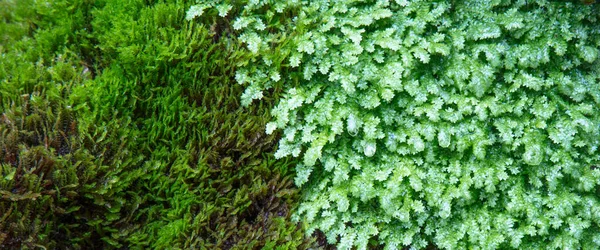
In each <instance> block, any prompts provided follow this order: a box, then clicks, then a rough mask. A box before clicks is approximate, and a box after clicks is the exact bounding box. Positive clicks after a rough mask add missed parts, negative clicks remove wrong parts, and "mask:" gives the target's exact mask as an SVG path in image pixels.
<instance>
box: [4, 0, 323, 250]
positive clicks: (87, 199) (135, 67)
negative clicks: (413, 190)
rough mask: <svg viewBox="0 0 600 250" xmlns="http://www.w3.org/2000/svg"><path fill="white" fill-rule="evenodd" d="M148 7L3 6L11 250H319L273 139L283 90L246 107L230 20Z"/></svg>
mask: <svg viewBox="0 0 600 250" xmlns="http://www.w3.org/2000/svg"><path fill="white" fill-rule="evenodd" d="M92 2H93V3H92ZM148 2H149V1H141V0H140V1H117V0H114V1H112V0H106V1H58V0H57V1H52V2H51V3H50V4H49V5H48V6H42V4H35V3H34V2H33V1H24V2H21V1H16V2H5V3H3V5H4V6H7V8H6V10H7V11H2V12H0V14H1V15H2V17H3V18H4V20H5V22H4V23H2V24H0V31H4V30H10V32H6V33H4V34H6V35H4V36H3V37H0V39H1V40H0V53H1V55H2V57H3V58H2V59H3V60H0V82H1V83H2V84H0V100H1V103H2V108H3V109H2V110H3V116H2V117H3V118H2V121H0V132H1V133H0V149H2V151H1V152H0V164H1V165H0V166H1V167H0V169H1V170H0V171H2V176H5V177H4V179H2V180H0V192H2V196H1V197H0V199H1V200H0V214H2V215H3V216H2V217H0V248H5V247H6V248H34V247H36V246H43V247H46V248H76V249H78V248H84V249H85V248H90V247H97V248H103V249H104V248H106V249H111V248H134V249H142V248H144V249H145V248H225V249H227V248H260V247H265V249H298V248H308V247H309V246H315V244H316V243H315V242H314V240H312V239H310V238H306V237H305V236H304V230H303V227H302V226H301V225H300V224H297V223H293V222H291V221H290V219H289V216H290V213H291V212H290V211H292V210H293V209H294V208H295V201H296V200H297V199H298V196H297V191H296V189H295V187H294V186H293V184H292V181H291V180H292V179H293V173H292V171H291V167H290V166H292V165H295V164H296V163H295V162H293V161H291V160H290V159H282V160H274V159H273V158H272V157H271V155H272V154H273V152H274V142H275V139H277V136H278V135H265V133H264V127H265V123H266V121H267V120H268V119H269V117H270V115H269V110H270V109H271V108H272V107H273V104H274V100H276V99H277V98H278V95H279V92H280V90H279V89H280V88H278V87H276V88H275V89H274V91H272V93H270V94H269V96H268V98H271V99H270V100H272V101H271V102H265V103H262V104H259V105H254V106H253V107H251V108H243V107H241V106H240V100H239V96H240V95H241V92H242V87H241V86H239V85H237V84H235V83H234V81H233V77H234V72H235V69H236V67H237V66H238V65H241V64H244V63H246V62H247V61H248V58H249V57H250V55H249V54H248V53H247V52H244V51H243V50H242V49H241V48H240V45H239V44H238V42H237V41H236V40H234V39H232V38H229V35H228V34H229V33H230V32H232V31H231V28H229V24H228V23H227V21H226V20H222V19H220V20H221V21H217V20H218V19H216V18H214V15H212V16H211V15H207V16H206V17H205V20H202V21H200V22H197V23H191V22H184V21H183V20H184V17H185V11H186V10H187V9H188V8H189V6H190V5H191V4H192V3H193V1H189V2H186V1H180V2H177V3H171V2H168V3H167V2H163V1H155V2H154V3H148ZM214 14H216V13H214ZM29 109H33V110H34V111H27V110H29ZM15 124H24V125H21V126H16V125H15ZM45 138H49V139H45ZM19 164H21V165H19ZM23 164H25V165H23ZM27 171H29V172H27ZM26 173H29V174H26ZM16 208H18V209H16Z"/></svg>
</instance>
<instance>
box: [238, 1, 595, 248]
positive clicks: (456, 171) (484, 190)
mask: <svg viewBox="0 0 600 250" xmlns="http://www.w3.org/2000/svg"><path fill="white" fill-rule="evenodd" d="M599 13H600V11H599V7H598V6H597V5H595V6H589V5H582V4H578V3H571V2H554V1H542V0H540V1H534V0H530V1H501V0H497V1H474V0H471V1H419V0H415V1H408V0H397V1H387V0H380V1H350V0H347V1H293V0H290V1H248V2H247V5H246V6H245V8H244V9H243V10H242V11H240V14H239V15H238V16H237V17H236V19H235V22H234V24H233V27H234V28H235V29H239V30H241V31H242V34H241V35H240V36H239V39H240V40H241V41H242V42H243V43H244V44H245V45H246V47H247V48H248V50H249V51H251V52H252V53H254V55H255V57H254V59H253V61H252V63H250V64H248V65H246V66H245V67H243V68H241V69H239V70H238V71H237V73H236V80H237V82H238V83H240V84H245V85H247V88H246V91H245V93H244V94H243V95H242V103H243V104H244V105H249V104H250V103H251V102H252V100H255V99H260V98H261V97H262V96H263V94H264V91H265V90H268V89H271V88H272V87H273V86H274V85H275V84H276V83H277V82H280V81H283V82H285V86H286V93H285V94H284V95H283V98H282V99H281V100H280V101H279V104H278V105H277V106H276V107H275V108H273V110H272V115H273V121H272V122H271V123H269V124H267V126H266V128H267V132H269V133H270V132H273V131H275V130H280V131H283V137H282V139H281V140H280V142H279V148H278V151H277V153H276V154H275V155H276V157H285V156H289V155H292V156H295V157H300V158H302V159H303V163H302V164H299V165H298V166H297V168H296V169H297V177H296V184H297V185H299V186H301V187H302V188H303V193H304V198H303V201H302V203H301V205H300V207H299V210H298V211H297V213H296V219H298V220H304V221H306V222H308V224H309V226H310V228H311V231H312V230H315V229H319V230H322V231H323V232H325V234H326V235H327V238H328V240H329V241H330V242H337V244H338V247H339V248H340V249H349V248H352V247H357V248H358V249H365V248H366V247H367V245H369V244H370V242H376V243H378V244H383V245H385V247H386V249H398V248H402V246H410V247H411V248H414V249H420V248H424V247H426V246H427V245H428V244H435V245H437V246H438V247H440V248H444V249H463V248H475V249H494V248H519V249H541V248H550V249H555V248H560V249H563V248H564V249H567V248H568V249H577V248H583V249H597V248H599V247H600V198H599V197H600V196H599V195H600V193H599V191H598V190H600V189H599V184H600V171H599V170H598V169H597V168H596V167H595V165H596V164H598V163H599V159H598V157H599V154H598V146H599V138H600V134H599V133H600V131H599V130H600V129H599V126H600V111H599V110H598V106H599V105H600V84H599V81H600V60H599V59H598V52H599V51H598V50H599V48H600V29H599V27H600V20H598V18H599V17H600V16H599ZM311 231H309V232H311Z"/></svg>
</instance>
